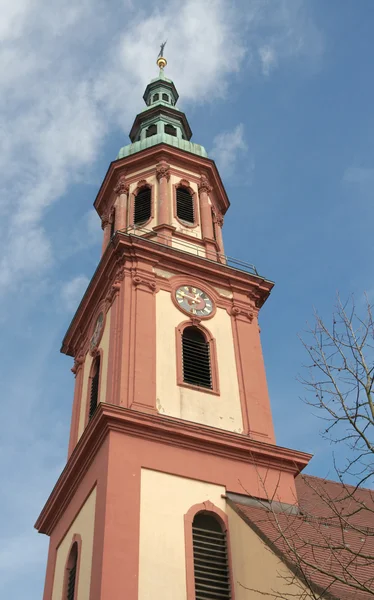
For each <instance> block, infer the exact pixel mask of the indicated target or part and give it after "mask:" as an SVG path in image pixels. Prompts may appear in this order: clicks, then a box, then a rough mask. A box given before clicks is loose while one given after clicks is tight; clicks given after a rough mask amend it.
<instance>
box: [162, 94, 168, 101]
mask: <svg viewBox="0 0 374 600" xmlns="http://www.w3.org/2000/svg"><path fill="white" fill-rule="evenodd" d="M162 99H163V100H164V101H165V102H169V96H168V95H167V94H162Z"/></svg>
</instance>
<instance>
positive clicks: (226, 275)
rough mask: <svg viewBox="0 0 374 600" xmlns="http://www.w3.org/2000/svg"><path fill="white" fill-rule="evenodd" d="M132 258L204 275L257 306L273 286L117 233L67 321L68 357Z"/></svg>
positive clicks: (65, 347) (64, 347)
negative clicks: (68, 322)
mask: <svg viewBox="0 0 374 600" xmlns="http://www.w3.org/2000/svg"><path fill="white" fill-rule="evenodd" d="M135 257H136V259H137V260H139V259H142V260H143V261H145V262H148V263H151V264H152V265H154V266H159V267H162V268H166V269H170V270H173V269H174V270H176V271H177V272H183V273H186V274H192V275H194V276H196V277H199V278H202V277H203V278H204V279H205V280H206V281H207V282H210V283H211V284H212V285H220V286H222V287H225V286H228V287H230V288H231V289H232V290H234V291H235V290H237V291H239V292H240V293H242V294H244V295H245V296H247V297H249V298H251V299H253V298H255V299H256V303H257V308H260V307H261V306H262V305H263V304H264V302H265V301H266V299H267V298H268V296H269V294H270V291H271V289H272V288H273V285H274V284H273V282H271V281H268V280H266V279H264V278H263V277H261V276H259V275H254V274H251V273H247V272H245V271H239V270H238V269H235V268H233V267H230V266H227V265H225V264H223V263H219V262H215V261H209V260H205V259H203V258H201V257H199V256H195V255H193V254H190V253H187V252H183V251H181V250H179V249H178V248H172V247H170V246H166V245H163V244H159V243H157V242H156V243H155V242H154V241H152V240H149V239H147V238H144V237H139V236H135V235H129V234H125V233H122V232H117V233H116V234H115V236H114V237H113V238H112V240H111V242H110V243H109V244H108V247H107V249H106V251H105V252H104V254H103V256H102V257H101V260H100V263H99V265H98V267H97V269H96V271H95V273H94V274H93V277H92V279H91V281H90V283H89V285H88V287H87V290H86V292H85V294H84V296H83V298H82V300H81V303H80V304H79V306H78V309H77V311H76V313H75V315H74V317H73V319H72V321H71V323H70V326H69V328H68V330H67V332H66V335H65V337H64V339H63V342H62V347H61V352H63V353H64V354H68V355H70V356H74V355H75V353H76V352H77V349H78V340H81V339H82V338H83V337H84V335H83V334H84V331H85V329H86V328H87V326H88V324H89V323H90V322H91V319H92V316H93V313H94V311H95V310H96V307H97V304H98V303H99V302H100V301H101V300H103V299H104V298H105V297H106V295H107V294H108V293H109V294H111V287H112V285H113V284H115V280H116V276H117V271H118V269H121V268H123V261H124V260H125V261H127V260H128V261H129V263H130V262H131V261H132V260H133V259H134V258H135ZM134 275H136V273H134ZM119 285H120V284H119ZM243 310H244V307H243Z"/></svg>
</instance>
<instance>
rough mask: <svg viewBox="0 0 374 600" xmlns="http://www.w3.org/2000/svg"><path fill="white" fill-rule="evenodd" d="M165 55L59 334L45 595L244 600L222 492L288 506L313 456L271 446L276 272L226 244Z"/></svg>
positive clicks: (61, 598)
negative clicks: (267, 342) (269, 306)
mask: <svg viewBox="0 0 374 600" xmlns="http://www.w3.org/2000/svg"><path fill="white" fill-rule="evenodd" d="M158 66H159V68H160V73H159V76H158V77H157V78H156V79H154V80H152V81H151V82H150V84H149V85H148V86H147V88H146V90H145V94H144V100H145V104H146V106H145V108H144V110H143V111H142V112H140V113H139V114H138V115H137V116H136V118H135V121H134V124H133V126H132V129H131V132H130V140H131V143H130V144H129V145H127V146H125V147H124V148H122V149H121V150H120V152H119V155H118V158H117V159H116V160H115V161H113V162H112V163H111V164H110V166H109V169H108V172H107V174H106V176H105V178H104V181H103V183H102V185H101V187H100V190H99V192H98V194H97V197H96V200H95V203H94V206H95V208H96V210H97V213H98V215H99V217H100V218H101V222H102V228H103V249H102V256H101V260H100V262H99V264H98V267H97V269H96V271H95V274H94V276H93V277H92V280H91V282H90V284H89V286H88V288H87V291H86V292H85V294H84V296H83V299H82V301H81V303H80V305H79V307H78V310H77V312H76V314H75V316H74V318H73V320H72V322H71V324H70V327H69V329H68V331H67V333H66V335H65V338H64V340H63V344H62V352H64V353H65V354H67V355H69V356H71V357H73V358H74V366H73V369H72V371H73V373H74V376H75V394H74V401H73V409H72V420H71V432H70V442H69V451H68V460H67V464H66V466H65V468H64V470H63V472H62V473H61V475H60V477H59V479H58V481H57V483H56V485H55V487H54V489H53V491H52V493H51V495H50V497H49V498H48V500H47V502H46V504H45V506H44V508H43V510H42V512H41V514H40V516H39V518H38V520H37V523H36V528H37V529H38V531H39V532H41V533H45V534H47V535H48V536H50V545H49V554H48V564H47V572H46V580H45V589H44V596H43V598H44V600H99V599H100V600H124V599H126V600H136V599H139V600H148V599H150V598H152V599H153V600H166V599H170V600H172V599H173V600H176V599H178V600H194V599H195V598H198V599H207V600H215V599H216V600H226V599H230V598H233V597H234V595H235V594H236V596H237V598H245V597H248V596H244V595H243V593H242V591H241V590H240V589H239V588H238V587H237V583H236V580H235V565H234V564H233V561H232V553H231V547H230V519H229V516H228V511H227V498H228V497H236V496H237V495H240V496H246V495H247V496H250V497H254V498H259V499H266V498H268V497H269V496H272V495H273V494H274V497H276V499H277V500H278V501H280V502H282V503H287V504H291V505H292V504H295V502H296V491H295V484H294V478H295V476H296V475H297V474H298V473H299V472H300V470H302V469H303V468H304V466H305V465H306V464H307V462H308V460H309V458H310V456H309V455H307V454H304V453H301V452H297V451H293V450H289V449H287V448H282V447H279V446H277V445H276V443H275V438H274V431H273V421H272V415H271V409H270V403H269V397H268V390H267V385H266V377H265V368H264V361H263V356H262V351H261V343H260V333H259V326H258V314H259V311H260V309H261V307H262V305H263V304H264V302H265V301H266V299H267V298H268V296H269V294H270V291H271V289H272V287H273V283H272V282H271V281H269V280H267V279H265V278H263V277H261V276H260V275H259V274H258V273H257V271H256V270H255V268H254V267H253V266H252V265H249V264H246V263H244V262H241V261H235V260H230V259H229V258H228V257H227V256H226V255H225V252H224V246H223V239H222V226H223V219H224V215H225V213H226V211H227V209H228V208H229V200H228V198H227V195H226V191H225V188H224V186H223V184H222V181H221V178H220V175H219V172H218V170H217V167H216V165H215V163H214V162H213V161H212V160H211V159H209V158H208V156H207V153H206V151H205V150H204V148H203V147H202V146H200V145H198V144H195V143H193V142H191V141H190V140H191V136H192V132H191V129H190V126H189V124H188V121H187V118H186V115H185V114H184V113H183V112H181V111H180V110H179V109H178V108H177V106H176V105H177V101H178V93H177V90H176V88H175V86H174V83H173V82H172V81H171V80H170V79H167V78H166V76H165V74H164V67H165V66H166V59H165V58H164V57H162V56H161V57H160V58H159V59H158Z"/></svg>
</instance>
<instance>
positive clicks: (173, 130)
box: [164, 123, 177, 137]
mask: <svg viewBox="0 0 374 600" xmlns="http://www.w3.org/2000/svg"><path fill="white" fill-rule="evenodd" d="M164 130H165V133H167V134H168V135H173V136H174V137H177V130H176V128H175V127H173V126H172V125H169V123H167V124H166V125H165V127H164Z"/></svg>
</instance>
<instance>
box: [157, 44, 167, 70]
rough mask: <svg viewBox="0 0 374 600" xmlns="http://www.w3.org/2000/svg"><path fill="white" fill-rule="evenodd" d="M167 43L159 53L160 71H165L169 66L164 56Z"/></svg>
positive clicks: (158, 63)
mask: <svg viewBox="0 0 374 600" xmlns="http://www.w3.org/2000/svg"><path fill="white" fill-rule="evenodd" d="M166 42H167V40H166ZM166 42H163V43H162V44H161V48H160V52H159V53H158V57H157V65H158V66H159V68H160V69H163V68H164V67H166V65H167V64H168V61H167V60H166V58H165V57H164V56H163V54H164V48H165V46H166Z"/></svg>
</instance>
